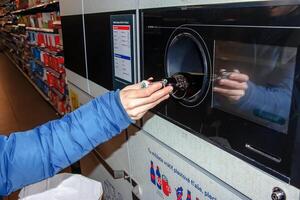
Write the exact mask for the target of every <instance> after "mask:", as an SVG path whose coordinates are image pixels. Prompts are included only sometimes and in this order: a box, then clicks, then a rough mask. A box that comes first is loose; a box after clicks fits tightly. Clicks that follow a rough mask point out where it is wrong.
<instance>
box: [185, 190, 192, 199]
mask: <svg viewBox="0 0 300 200" xmlns="http://www.w3.org/2000/svg"><path fill="white" fill-rule="evenodd" d="M186 200H192V194H191V191H189V190H188V191H187V196H186Z"/></svg>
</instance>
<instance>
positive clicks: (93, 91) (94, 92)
mask: <svg viewBox="0 0 300 200" xmlns="http://www.w3.org/2000/svg"><path fill="white" fill-rule="evenodd" d="M88 84H89V89H90V95H91V96H92V97H97V96H99V95H102V94H104V93H106V92H108V90H107V89H106V88H104V87H102V86H100V85H98V84H96V83H94V82H93V81H91V80H88Z"/></svg>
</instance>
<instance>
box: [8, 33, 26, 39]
mask: <svg viewBox="0 0 300 200" xmlns="http://www.w3.org/2000/svg"><path fill="white" fill-rule="evenodd" d="M11 35H12V36H14V37H17V38H26V37H27V35H23V34H16V33H11Z"/></svg>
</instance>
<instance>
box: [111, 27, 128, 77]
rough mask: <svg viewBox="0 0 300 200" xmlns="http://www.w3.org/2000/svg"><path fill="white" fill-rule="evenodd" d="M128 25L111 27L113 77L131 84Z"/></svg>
mask: <svg viewBox="0 0 300 200" xmlns="http://www.w3.org/2000/svg"><path fill="white" fill-rule="evenodd" d="M130 31H131V30H130V25H113V47H114V67H115V69H114V71H115V77H118V78H121V79H123V80H125V81H128V82H132V67H131V64H132V61H131V59H132V58H131V35H130V34H131V32H130Z"/></svg>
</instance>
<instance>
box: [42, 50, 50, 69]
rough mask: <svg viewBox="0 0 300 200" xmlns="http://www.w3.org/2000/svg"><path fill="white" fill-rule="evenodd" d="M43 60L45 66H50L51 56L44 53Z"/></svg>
mask: <svg viewBox="0 0 300 200" xmlns="http://www.w3.org/2000/svg"><path fill="white" fill-rule="evenodd" d="M43 60H44V65H45V66H49V54H47V53H44V54H43Z"/></svg>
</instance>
